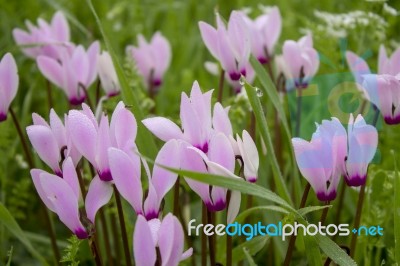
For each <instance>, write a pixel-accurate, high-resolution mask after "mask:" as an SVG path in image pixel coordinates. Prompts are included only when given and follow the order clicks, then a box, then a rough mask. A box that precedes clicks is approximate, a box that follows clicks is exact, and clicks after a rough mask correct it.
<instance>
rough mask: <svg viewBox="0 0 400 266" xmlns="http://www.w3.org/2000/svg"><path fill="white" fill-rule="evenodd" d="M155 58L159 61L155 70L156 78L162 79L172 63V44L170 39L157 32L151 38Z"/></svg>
mask: <svg viewBox="0 0 400 266" xmlns="http://www.w3.org/2000/svg"><path fill="white" fill-rule="evenodd" d="M151 46H152V49H153V54H154V58H155V60H156V62H157V64H156V66H157V67H156V68H155V71H154V77H155V79H161V78H162V77H163V75H164V73H165V71H166V70H167V69H168V67H169V65H170V63H171V46H170V44H169V42H168V40H167V39H166V38H165V37H164V36H162V35H161V33H159V32H156V33H155V34H154V36H153V38H152V39H151Z"/></svg>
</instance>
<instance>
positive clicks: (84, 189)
mask: <svg viewBox="0 0 400 266" xmlns="http://www.w3.org/2000/svg"><path fill="white" fill-rule="evenodd" d="M76 174H77V176H78V181H79V186H80V188H81V193H82V197H85V195H86V187H85V181H84V180H83V177H82V172H81V169H80V167H79V166H78V167H76Z"/></svg>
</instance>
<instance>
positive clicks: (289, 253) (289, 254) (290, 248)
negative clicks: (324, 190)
mask: <svg viewBox="0 0 400 266" xmlns="http://www.w3.org/2000/svg"><path fill="white" fill-rule="evenodd" d="M310 188H311V185H310V183H307V185H306V187H305V188H304V192H303V196H302V197H301V203H300V206H299V209H301V208H303V207H304V206H305V205H306V201H307V197H308V192H310ZM295 243H296V235H292V236H291V237H290V240H289V245H288V249H287V252H286V257H285V261H284V263H283V265H285V266H289V264H290V261H291V259H292V255H293V251H294V245H295Z"/></svg>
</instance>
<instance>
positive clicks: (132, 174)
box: [108, 140, 180, 220]
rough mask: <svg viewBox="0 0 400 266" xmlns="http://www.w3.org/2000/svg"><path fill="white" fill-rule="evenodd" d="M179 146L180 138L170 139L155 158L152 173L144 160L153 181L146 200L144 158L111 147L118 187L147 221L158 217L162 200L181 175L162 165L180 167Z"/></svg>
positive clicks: (150, 182)
mask: <svg viewBox="0 0 400 266" xmlns="http://www.w3.org/2000/svg"><path fill="white" fill-rule="evenodd" d="M179 149H180V143H179V142H178V141H177V140H170V141H168V142H167V143H165V144H164V146H163V147H162V148H161V150H160V151H159V153H158V155H157V157H156V159H155V164H154V168H153V173H152V175H151V174H150V170H149V169H148V166H147V164H146V163H145V162H143V163H144V168H145V170H146V174H147V176H148V181H149V182H148V184H149V191H148V194H147V198H146V199H145V200H144V199H143V191H142V181H141V178H140V177H141V164H140V157H139V156H138V155H137V154H133V153H131V154H127V153H125V152H123V151H122V150H120V149H116V148H110V149H109V150H108V156H109V161H110V169H111V174H112V176H113V180H114V182H115V186H116V187H117V189H118V191H119V192H120V193H121V195H122V197H124V198H125V199H126V200H127V201H128V202H129V203H130V204H131V206H132V208H133V209H134V210H135V212H136V214H138V215H143V216H144V217H146V219H147V220H151V219H157V218H158V216H159V212H160V206H161V201H162V199H163V198H164V196H165V195H166V194H167V192H168V191H169V190H170V189H171V188H172V187H173V186H174V184H175V182H176V179H177V178H178V175H177V174H175V173H173V172H170V171H168V170H166V169H164V168H162V167H161V166H160V165H162V166H168V167H173V168H179V167H180V157H179Z"/></svg>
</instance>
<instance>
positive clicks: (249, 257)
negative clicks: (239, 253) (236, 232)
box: [243, 248, 257, 266]
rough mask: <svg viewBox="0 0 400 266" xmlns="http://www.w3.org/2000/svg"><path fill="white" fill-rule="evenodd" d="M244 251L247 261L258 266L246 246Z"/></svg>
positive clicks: (251, 265) (253, 265) (252, 265)
mask: <svg viewBox="0 0 400 266" xmlns="http://www.w3.org/2000/svg"><path fill="white" fill-rule="evenodd" d="M243 252H244V254H245V255H246V259H247V262H248V263H249V265H250V266H256V265H257V264H256V263H255V262H254V260H253V258H252V257H251V255H250V253H249V251H248V250H247V249H246V248H243Z"/></svg>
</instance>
